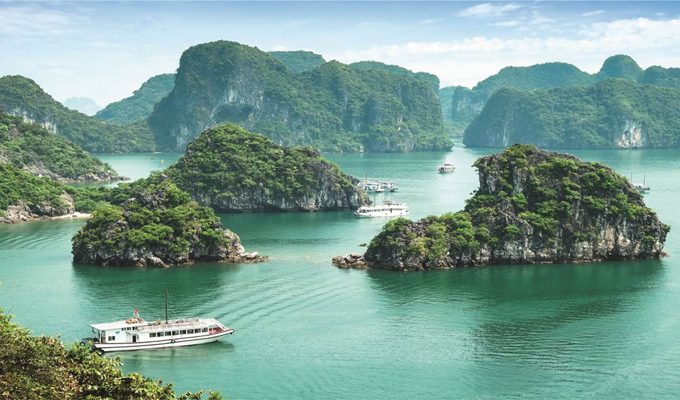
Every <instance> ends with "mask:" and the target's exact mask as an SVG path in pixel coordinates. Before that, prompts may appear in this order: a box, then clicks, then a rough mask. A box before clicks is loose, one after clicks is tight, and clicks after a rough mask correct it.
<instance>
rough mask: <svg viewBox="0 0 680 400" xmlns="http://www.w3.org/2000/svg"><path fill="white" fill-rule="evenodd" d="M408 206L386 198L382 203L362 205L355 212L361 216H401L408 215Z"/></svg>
mask: <svg viewBox="0 0 680 400" xmlns="http://www.w3.org/2000/svg"><path fill="white" fill-rule="evenodd" d="M408 213H409V211H408V206H407V205H406V204H404V203H394V202H392V201H389V200H385V201H384V202H383V204H382V205H373V206H362V207H359V209H358V210H356V211H355V212H354V215H355V216H357V217H359V218H376V217H378V218H379V217H399V216H403V215H408Z"/></svg>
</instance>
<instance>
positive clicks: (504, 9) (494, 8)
mask: <svg viewBox="0 0 680 400" xmlns="http://www.w3.org/2000/svg"><path fill="white" fill-rule="evenodd" d="M522 7H523V6H522V5H521V4H516V3H508V4H493V3H482V4H477V5H474V6H472V7H468V8H466V9H464V10H463V11H461V12H459V13H458V16H459V17H500V16H501V15H503V14H507V13H509V12H511V11H515V10H519V9H520V8H522Z"/></svg>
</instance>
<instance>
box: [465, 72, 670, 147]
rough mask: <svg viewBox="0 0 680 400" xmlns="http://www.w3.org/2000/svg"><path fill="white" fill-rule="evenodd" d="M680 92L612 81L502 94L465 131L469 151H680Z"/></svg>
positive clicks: (508, 90) (497, 94)
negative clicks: (520, 147)
mask: <svg viewBox="0 0 680 400" xmlns="http://www.w3.org/2000/svg"><path fill="white" fill-rule="evenodd" d="M679 107H680V88H664V87H658V86H653V85H642V84H638V83H635V82H634V81H630V80H624V79H609V80H606V81H603V82H600V83H598V84H595V85H593V86H588V87H574V88H560V89H552V90H535V91H520V90H515V89H502V90H499V91H498V92H496V94H494V95H493V96H492V97H491V99H490V100H489V101H488V103H487V104H486V106H485V107H484V110H483V111H482V113H481V114H480V115H479V117H477V118H476V119H475V120H474V121H473V122H472V123H471V124H470V126H469V127H468V128H467V129H466V130H465V136H464V143H465V144H466V145H468V146H484V147H502V146H508V145H511V144H514V143H530V144H535V145H537V146H540V147H546V148H575V149H587V148H598V149H602V148H639V147H678V146H680V114H678V113H677V110H678V108H679Z"/></svg>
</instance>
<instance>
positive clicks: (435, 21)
mask: <svg viewBox="0 0 680 400" xmlns="http://www.w3.org/2000/svg"><path fill="white" fill-rule="evenodd" d="M442 21H444V19H443V18H430V19H424V20H421V21H418V23H420V24H423V25H430V24H436V23H437V22H442Z"/></svg>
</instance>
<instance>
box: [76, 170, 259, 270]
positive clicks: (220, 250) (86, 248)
mask: <svg viewBox="0 0 680 400" xmlns="http://www.w3.org/2000/svg"><path fill="white" fill-rule="evenodd" d="M127 189H131V191H130V192H129V196H130V197H129V198H128V199H127V200H126V201H124V202H123V203H122V204H121V205H120V206H117V205H110V206H102V207H100V208H99V209H97V210H96V211H95V213H94V215H93V216H92V218H90V219H89V220H88V221H87V224H86V225H85V226H84V227H83V228H82V229H81V230H80V231H79V232H78V234H76V235H75V236H74V237H73V250H72V253H73V259H74V261H75V262H79V263H86V264H99V265H130V266H147V265H148V266H158V267H166V266H168V265H181V264H189V263H193V262H196V261H227V262H258V261H264V260H265V258H264V257H261V256H259V255H257V253H246V252H245V250H244V248H243V245H241V241H240V239H239V237H238V236H237V235H236V234H235V233H233V232H231V231H229V230H225V229H224V228H223V227H222V223H221V222H220V220H219V218H218V217H217V216H216V215H215V213H214V212H213V211H212V210H211V209H209V208H206V207H201V206H199V205H198V204H196V202H194V201H191V199H190V197H189V195H188V194H187V193H186V192H184V191H182V190H181V189H179V188H178V187H177V186H176V185H175V184H174V183H173V182H172V181H171V180H169V179H167V178H166V177H164V176H162V175H155V176H153V177H152V178H149V179H148V180H146V181H145V180H142V181H138V182H135V183H133V184H132V185H129V186H127Z"/></svg>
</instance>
